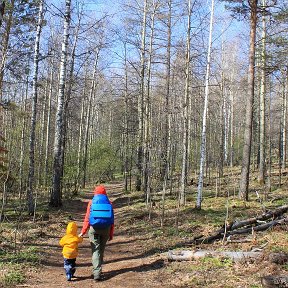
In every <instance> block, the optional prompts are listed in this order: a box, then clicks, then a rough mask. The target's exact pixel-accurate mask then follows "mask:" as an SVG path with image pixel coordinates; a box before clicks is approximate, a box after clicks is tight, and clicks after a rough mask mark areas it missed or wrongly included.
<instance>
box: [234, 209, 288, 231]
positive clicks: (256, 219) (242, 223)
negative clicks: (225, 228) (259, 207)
mask: <svg viewBox="0 0 288 288" xmlns="http://www.w3.org/2000/svg"><path fill="white" fill-rule="evenodd" d="M287 211H288V205H284V206H281V207H279V208H277V209H276V210H274V211H268V212H267V213H265V214H262V215H261V216H257V217H253V218H249V219H246V220H243V221H237V222H235V223H232V224H231V226H230V227H229V229H230V230H234V229H238V228H241V227H244V226H247V225H252V224H256V223H257V222H259V221H265V220H268V219H270V218H273V219H275V218H277V217H279V216H281V215H283V214H284V213H286V212H287Z"/></svg>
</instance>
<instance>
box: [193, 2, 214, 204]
mask: <svg viewBox="0 0 288 288" xmlns="http://www.w3.org/2000/svg"><path fill="white" fill-rule="evenodd" d="M213 21H214V0H212V1H211V16H210V28H209V41H208V52H207V67H206V76H205V102H204V111H203V120H202V135H201V146H200V168H199V180H198V188H197V200H196V208H197V209H201V203H202V190H203V179H204V166H205V156H206V121H207V112H208V96H209V78H210V62H211V47H212V32H213Z"/></svg>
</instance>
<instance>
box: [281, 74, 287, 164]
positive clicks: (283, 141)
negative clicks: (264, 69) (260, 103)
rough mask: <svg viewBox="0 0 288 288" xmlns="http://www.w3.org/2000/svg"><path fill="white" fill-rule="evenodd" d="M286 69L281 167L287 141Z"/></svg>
mask: <svg viewBox="0 0 288 288" xmlns="http://www.w3.org/2000/svg"><path fill="white" fill-rule="evenodd" d="M287 73H288V72H287V71H286V72H285V70H283V110H282V113H283V116H282V117H283V120H282V121H283V123H282V145H281V146H282V153H281V155H282V159H281V164H282V169H285V168H286V146H287V145H286V141H287V139H286V138H287V136H286V135H287V90H288V87H287V84H288V83H287Z"/></svg>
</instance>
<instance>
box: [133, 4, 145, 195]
mask: <svg viewBox="0 0 288 288" xmlns="http://www.w3.org/2000/svg"><path fill="white" fill-rule="evenodd" d="M146 18H147V0H144V8H143V22H142V38H141V72H140V77H141V87H140V93H139V96H138V135H137V138H138V139H137V142H138V143H137V146H138V147H137V175H136V183H135V186H136V187H135V188H136V191H140V190H141V186H142V183H141V182H142V181H141V180H142V179H141V178H142V168H143V167H142V166H143V163H142V160H143V132H144V131H143V116H144V115H143V114H144V94H145V47H146Z"/></svg>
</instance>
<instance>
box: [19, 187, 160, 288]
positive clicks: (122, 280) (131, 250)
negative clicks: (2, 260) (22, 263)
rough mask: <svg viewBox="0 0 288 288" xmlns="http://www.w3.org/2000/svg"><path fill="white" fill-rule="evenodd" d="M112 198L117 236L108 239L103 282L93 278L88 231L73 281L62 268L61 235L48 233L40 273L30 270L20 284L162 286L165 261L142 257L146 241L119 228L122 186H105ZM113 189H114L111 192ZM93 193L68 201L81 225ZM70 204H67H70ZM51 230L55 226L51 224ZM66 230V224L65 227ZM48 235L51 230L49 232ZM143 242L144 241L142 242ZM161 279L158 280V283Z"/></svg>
mask: <svg viewBox="0 0 288 288" xmlns="http://www.w3.org/2000/svg"><path fill="white" fill-rule="evenodd" d="M106 188H107V191H108V194H109V196H110V198H111V199H112V200H113V201H114V203H115V205H114V206H115V235H114V239H113V240H112V241H110V242H108V245H107V246H106V250H105V257H104V265H103V277H104V279H103V281H101V282H95V281H94V280H93V279H92V278H91V250H90V244H89V240H88V238H87V234H86V235H85V237H84V241H83V243H82V244H80V245H81V246H79V256H78V258H77V266H78V268H77V272H76V274H75V275H76V276H77V278H74V279H73V281H72V282H67V281H66V278H65V273H64V269H63V258H62V255H61V247H59V244H58V242H59V238H60V236H61V235H59V237H56V236H52V235H53V233H51V235H45V236H44V239H42V241H41V242H42V244H39V245H41V246H43V247H42V248H43V251H45V255H47V256H46V260H45V261H44V263H43V267H40V268H39V269H38V272H37V273H35V272H31V274H30V276H29V279H28V281H27V283H26V284H25V285H19V287H43V288H45V287H47V288H48V287H49V288H51V287H83V288H84V287H85V288H86V287H96V286H97V287H109V288H116V287H125V288H130V287H139V286H140V287H141V286H142V287H160V286H162V287H163V283H161V282H160V281H157V278H158V277H157V275H159V273H160V272H159V270H161V268H162V266H163V261H162V260H159V259H156V258H155V257H153V256H150V257H144V258H143V257H142V256H141V255H142V254H143V249H142V248H141V242H142V241H145V240H141V239H139V237H138V238H137V236H135V237H131V236H130V237H129V236H127V235H125V234H124V232H121V230H118V229H117V227H118V226H121V225H120V221H121V207H123V204H124V203H123V201H122V200H121V199H122V198H121V188H122V187H121V186H120V185H118V186H115V185H114V186H109V185H107V186H106ZM112 191H113V192H112ZM91 198H92V193H90V194H88V195H87V199H82V200H81V201H80V200H75V201H74V200H73V201H70V202H69V205H67V204H65V206H64V211H65V213H67V214H68V215H71V216H70V217H71V218H72V219H73V220H74V221H76V222H77V223H78V226H79V227H82V221H83V218H84V214H85V212H86V206H87V202H88V200H89V199H91ZM67 206H68V207H67ZM50 229H51V232H52V230H53V226H52V227H50ZM63 231H65V227H63ZM48 234H49V233H48ZM142 244H143V242H142ZM157 282H158V283H157Z"/></svg>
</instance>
